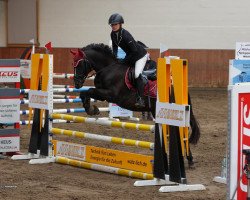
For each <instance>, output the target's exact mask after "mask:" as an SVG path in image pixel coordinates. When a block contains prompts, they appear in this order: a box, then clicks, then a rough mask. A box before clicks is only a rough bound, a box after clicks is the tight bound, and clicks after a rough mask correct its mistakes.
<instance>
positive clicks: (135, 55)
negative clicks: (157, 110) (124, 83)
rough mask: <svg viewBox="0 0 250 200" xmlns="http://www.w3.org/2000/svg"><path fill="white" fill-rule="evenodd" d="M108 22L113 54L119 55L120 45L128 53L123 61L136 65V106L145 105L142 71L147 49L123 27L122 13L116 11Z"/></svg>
mask: <svg viewBox="0 0 250 200" xmlns="http://www.w3.org/2000/svg"><path fill="white" fill-rule="evenodd" d="M108 23H109V25H110V26H111V28H112V32H111V34H110V36H111V40H112V49H113V54H114V55H115V56H116V57H117V52H118V47H120V48H121V49H122V50H123V51H124V52H125V53H126V57H125V58H124V61H123V62H124V63H126V64H128V65H131V66H135V84H136V88H137V94H138V95H137V99H136V103H135V106H137V107H144V106H145V103H144V99H143V93H144V82H143V78H142V75H141V73H142V71H143V68H144V66H145V64H146V62H147V51H146V50H145V49H144V48H143V47H142V46H140V45H138V44H137V42H136V41H135V40H134V38H133V36H132V35H131V34H130V33H129V32H128V31H127V30H125V29H124V28H122V24H123V23H124V20H123V17H122V16H121V15H120V14H117V13H115V14H113V15H111V16H110V18H109V22H108Z"/></svg>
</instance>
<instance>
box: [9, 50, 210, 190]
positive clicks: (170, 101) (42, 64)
mask: <svg viewBox="0 0 250 200" xmlns="http://www.w3.org/2000/svg"><path fill="white" fill-rule="evenodd" d="M170 70H171V73H172V75H173V82H174V86H173V87H171V81H170V80H171V79H170ZM52 80H53V56H52V55H48V54H33V55H32V71H31V88H30V91H29V106H30V107H32V108H34V111H33V124H32V131H31V139H30V145H29V154H28V155H22V156H13V157H12V158H13V159H14V160H18V159H31V160H30V161H29V163H30V164H37V163H49V162H57V163H62V164H68V165H73V166H77V167H81V168H87V169H93V170H98V171H103V172H109V173H115V174H119V175H125V176H130V177H134V178H139V179H147V180H145V181H137V182H135V184H134V185H135V186H146V185H171V186H163V187H161V188H160V190H159V191H160V192H171V191H188V190H204V189H205V187H204V186H203V185H200V184H197V185H187V184H186V174H185V168H184V160H183V158H184V155H186V154H187V155H188V154H189V152H188V149H189V147H188V126H189V106H188V105H187V102H188V100H187V99H188V93H187V92H188V91H187V61H186V60H181V59H178V60H171V63H168V64H167V63H166V59H163V58H162V59H159V61H158V80H157V84H158V96H159V102H158V103H157V110H156V125H155V130H154V127H153V126H150V125H142V124H133V123H123V122H108V121H102V122H101V124H102V125H108V126H112V127H120V128H128V129H137V130H144V131H145V130H148V131H153V130H154V131H155V143H151V142H146V141H138V140H132V139H125V138H117V137H110V136H103V135H97V134H91V133H84V132H79V131H72V130H64V129H59V128H53V127H52V121H50V119H65V120H69V121H76V122H82V123H86V122H87V121H88V118H84V117H78V116H71V115H64V114H55V113H53V86H52ZM177 94H179V95H177ZM174 102H175V103H174ZM31 110H32V109H30V111H29V114H30V115H31V113H32V112H31ZM43 118H44V120H43ZM92 123H96V121H92ZM178 126H179V127H178ZM52 134H53V135H56V134H60V135H66V136H74V137H78V138H90V139H95V140H96V139H97V140H101V141H105V142H112V143H114V144H122V145H128V146H136V147H140V148H148V149H154V156H150V155H142V154H136V153H131V152H125V151H120V150H113V149H106V148H101V147H94V146H87V145H82V144H74V143H68V142H64V141H57V140H53V139H52ZM167 141H169V145H168V144H167ZM167 147H169V154H170V159H169V163H168V162H167V160H168V159H167V152H168V151H166V150H167Z"/></svg>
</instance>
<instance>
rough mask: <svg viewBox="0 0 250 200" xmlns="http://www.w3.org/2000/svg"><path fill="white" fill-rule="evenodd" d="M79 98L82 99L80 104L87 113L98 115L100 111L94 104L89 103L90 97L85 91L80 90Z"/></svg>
mask: <svg viewBox="0 0 250 200" xmlns="http://www.w3.org/2000/svg"><path fill="white" fill-rule="evenodd" d="M80 98H81V100H82V106H83V107H84V109H85V111H86V113H87V114H88V115H99V114H100V111H99V109H98V108H97V106H96V105H91V104H90V97H89V96H88V95H87V92H85V91H84V92H80Z"/></svg>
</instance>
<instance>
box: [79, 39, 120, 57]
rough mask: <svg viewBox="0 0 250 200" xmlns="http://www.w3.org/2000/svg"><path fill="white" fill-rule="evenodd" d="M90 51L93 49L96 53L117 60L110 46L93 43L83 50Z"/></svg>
mask: <svg viewBox="0 0 250 200" xmlns="http://www.w3.org/2000/svg"><path fill="white" fill-rule="evenodd" d="M90 49H93V50H95V51H98V52H100V53H103V54H105V55H106V56H109V57H112V58H114V59H116V58H115V56H114V54H113V52H112V50H111V48H110V47H109V46H108V45H105V44H103V43H99V44H95V43H92V44H89V45H87V46H86V47H83V48H82V50H83V51H86V50H90Z"/></svg>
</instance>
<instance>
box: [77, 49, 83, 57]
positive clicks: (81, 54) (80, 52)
mask: <svg viewBox="0 0 250 200" xmlns="http://www.w3.org/2000/svg"><path fill="white" fill-rule="evenodd" d="M78 55H79V57H80V58H83V52H82V50H81V49H78Z"/></svg>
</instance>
